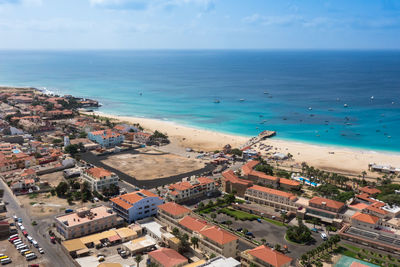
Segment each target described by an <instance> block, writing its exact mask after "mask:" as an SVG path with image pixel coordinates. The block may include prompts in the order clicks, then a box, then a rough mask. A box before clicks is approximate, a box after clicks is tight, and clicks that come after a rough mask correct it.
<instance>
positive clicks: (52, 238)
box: [50, 236, 56, 244]
mask: <svg viewBox="0 0 400 267" xmlns="http://www.w3.org/2000/svg"><path fill="white" fill-rule="evenodd" d="M50 241H51V243H53V244H55V243H56V238H55V237H54V236H50Z"/></svg>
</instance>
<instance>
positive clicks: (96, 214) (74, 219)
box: [56, 206, 116, 227]
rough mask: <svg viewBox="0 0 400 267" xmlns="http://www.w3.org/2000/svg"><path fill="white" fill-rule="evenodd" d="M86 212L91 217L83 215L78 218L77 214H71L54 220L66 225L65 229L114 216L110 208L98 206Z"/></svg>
mask: <svg viewBox="0 0 400 267" xmlns="http://www.w3.org/2000/svg"><path fill="white" fill-rule="evenodd" d="M88 212H91V213H92V215H93V216H92V217H88V216H87V215H85V216H84V217H79V216H78V212H73V213H69V214H65V215H61V216H58V217H56V220H58V221H60V222H61V223H62V224H64V225H66V226H67V227H71V226H76V225H80V224H83V223H87V222H93V221H96V220H100V219H103V218H107V217H111V216H116V213H114V212H113V211H112V209H111V208H108V207H106V206H100V207H96V208H92V209H90V210H88Z"/></svg>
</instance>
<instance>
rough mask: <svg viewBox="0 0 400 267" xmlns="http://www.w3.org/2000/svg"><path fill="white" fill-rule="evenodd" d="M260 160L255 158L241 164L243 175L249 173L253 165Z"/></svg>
mask: <svg viewBox="0 0 400 267" xmlns="http://www.w3.org/2000/svg"><path fill="white" fill-rule="evenodd" d="M259 163H260V162H259V161H257V160H251V161H249V162H247V163H246V164H244V165H243V166H242V172H243V175H249V174H250V172H251V171H252V170H253V168H254V167H255V166H257V165H258V164H259Z"/></svg>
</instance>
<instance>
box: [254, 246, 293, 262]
mask: <svg viewBox="0 0 400 267" xmlns="http://www.w3.org/2000/svg"><path fill="white" fill-rule="evenodd" d="M247 253H249V254H250V255H252V256H253V257H256V258H258V259H260V260H261V261H263V262H266V263H268V264H270V265H272V266H274V267H280V266H283V265H285V264H288V263H290V262H291V261H292V260H293V259H292V258H290V257H288V256H286V255H284V254H282V253H280V252H278V251H276V250H273V249H271V248H269V247H267V246H264V245H263V246H259V247H256V248H254V249H252V250H248V251H247Z"/></svg>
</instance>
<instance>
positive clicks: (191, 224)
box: [179, 216, 208, 232]
mask: <svg viewBox="0 0 400 267" xmlns="http://www.w3.org/2000/svg"><path fill="white" fill-rule="evenodd" d="M179 224H180V225H182V226H185V227H186V228H188V229H190V230H192V231H195V232H200V231H201V230H203V229H205V228H206V227H208V224H207V222H206V221H202V220H199V219H196V218H194V217H192V216H185V217H184V218H183V219H182V220H180V221H179Z"/></svg>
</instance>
